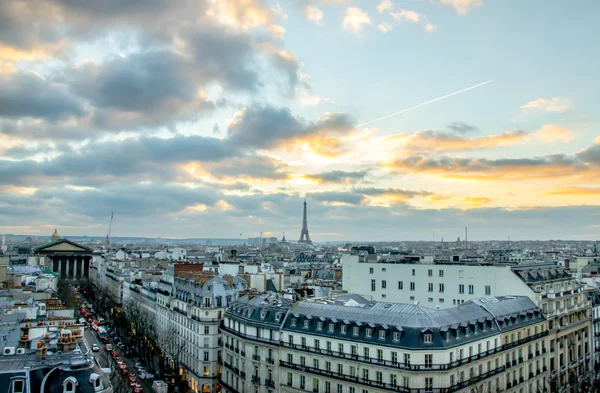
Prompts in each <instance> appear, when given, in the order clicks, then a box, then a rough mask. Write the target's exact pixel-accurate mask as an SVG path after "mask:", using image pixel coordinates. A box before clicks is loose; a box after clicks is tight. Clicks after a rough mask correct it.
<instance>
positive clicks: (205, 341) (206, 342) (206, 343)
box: [204, 338, 208, 348]
mask: <svg viewBox="0 0 600 393" xmlns="http://www.w3.org/2000/svg"><path fill="white" fill-rule="evenodd" d="M204 348H208V338H204Z"/></svg>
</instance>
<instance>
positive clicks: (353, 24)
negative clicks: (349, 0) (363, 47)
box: [343, 7, 371, 33]
mask: <svg viewBox="0 0 600 393" xmlns="http://www.w3.org/2000/svg"><path fill="white" fill-rule="evenodd" d="M370 24H371V18H369V14H368V13H367V12H365V11H363V10H361V9H360V8H357V7H348V9H346V15H345V16H344V22H343V27H344V30H350V31H353V32H355V33H358V32H360V31H361V30H362V29H363V27H364V26H365V25H370Z"/></svg>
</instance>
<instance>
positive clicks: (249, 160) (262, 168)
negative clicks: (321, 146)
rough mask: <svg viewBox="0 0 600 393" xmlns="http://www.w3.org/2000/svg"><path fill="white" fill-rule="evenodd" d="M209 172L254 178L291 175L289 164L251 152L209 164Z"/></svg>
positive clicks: (222, 175) (285, 177)
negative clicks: (288, 168)
mask: <svg viewBox="0 0 600 393" xmlns="http://www.w3.org/2000/svg"><path fill="white" fill-rule="evenodd" d="M207 168H208V169H209V172H210V173H211V174H212V175H213V176H215V177H216V178H217V179H218V178H220V177H227V178H229V177H242V178H246V177H249V178H253V179H269V180H286V179H288V178H289V177H290V175H289V173H287V172H286V171H285V169H286V168H287V165H286V164H284V163H282V162H280V161H277V160H275V159H273V158H271V157H267V156H259V155H255V154H250V155H247V156H242V157H233V158H230V159H227V160H223V161H221V162H218V163H213V164H211V165H208V166H207Z"/></svg>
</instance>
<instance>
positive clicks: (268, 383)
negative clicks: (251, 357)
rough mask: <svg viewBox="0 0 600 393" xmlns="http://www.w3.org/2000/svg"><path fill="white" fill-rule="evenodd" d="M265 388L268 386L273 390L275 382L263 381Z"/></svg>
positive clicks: (270, 380)
mask: <svg viewBox="0 0 600 393" xmlns="http://www.w3.org/2000/svg"><path fill="white" fill-rule="evenodd" d="M265 386H268V387H270V388H274V387H275V381H273V380H272V379H266V380H265Z"/></svg>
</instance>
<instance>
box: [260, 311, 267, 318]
mask: <svg viewBox="0 0 600 393" xmlns="http://www.w3.org/2000/svg"><path fill="white" fill-rule="evenodd" d="M266 316H267V312H266V311H261V312H260V319H265V317H266Z"/></svg>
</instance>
